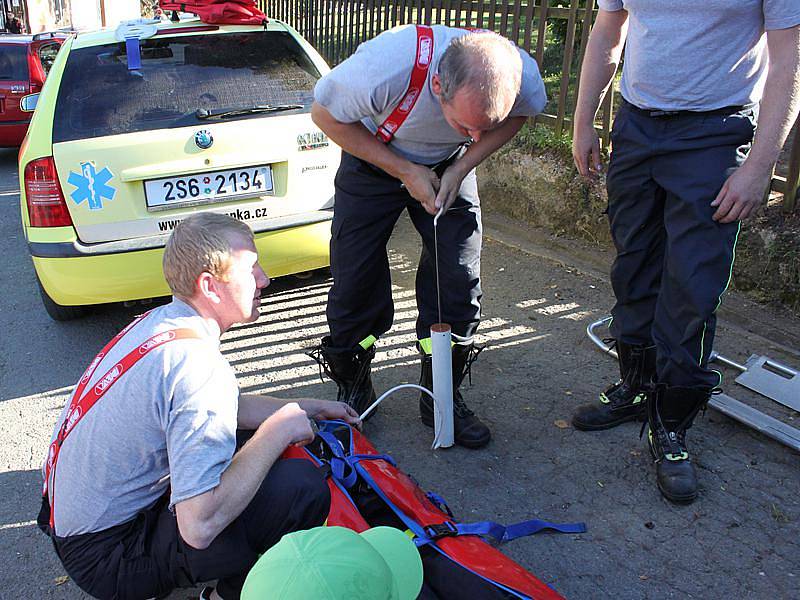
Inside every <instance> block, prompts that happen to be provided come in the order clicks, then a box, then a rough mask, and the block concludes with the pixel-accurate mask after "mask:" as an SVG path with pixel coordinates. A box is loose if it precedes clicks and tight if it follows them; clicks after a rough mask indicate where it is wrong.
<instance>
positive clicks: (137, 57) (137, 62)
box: [125, 37, 142, 71]
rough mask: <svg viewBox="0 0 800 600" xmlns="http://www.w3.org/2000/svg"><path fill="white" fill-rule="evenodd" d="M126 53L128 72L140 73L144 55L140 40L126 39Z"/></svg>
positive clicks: (135, 38) (134, 38)
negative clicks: (140, 47) (140, 48)
mask: <svg viewBox="0 0 800 600" xmlns="http://www.w3.org/2000/svg"><path fill="white" fill-rule="evenodd" d="M125 52H126V53H127V55H128V71H138V70H139V69H141V68H142V54H141V52H140V50H139V38H138V37H129V38H125Z"/></svg>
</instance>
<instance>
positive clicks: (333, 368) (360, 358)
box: [308, 336, 375, 419]
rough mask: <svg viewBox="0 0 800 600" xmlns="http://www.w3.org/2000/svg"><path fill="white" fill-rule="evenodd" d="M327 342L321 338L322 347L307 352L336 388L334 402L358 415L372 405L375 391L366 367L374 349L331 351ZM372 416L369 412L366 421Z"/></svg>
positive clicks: (327, 339) (339, 349)
mask: <svg viewBox="0 0 800 600" xmlns="http://www.w3.org/2000/svg"><path fill="white" fill-rule="evenodd" d="M330 341H331V338H330V337H329V336H325V337H324V338H322V343H321V344H320V345H319V346H318V347H316V348H314V349H313V350H311V351H310V352H308V355H309V356H310V357H311V358H313V359H314V360H316V361H317V363H318V364H319V366H320V367H321V368H322V369H323V370H324V371H325V374H326V375H327V376H328V377H330V378H331V379H332V380H333V381H335V382H336V385H337V386H339V393H338V394H337V396H336V399H337V400H338V401H339V402H344V403H346V404H349V405H350V406H352V407H353V408H354V409H355V411H356V412H357V413H358V414H359V415H360V414H361V413H363V412H364V411H365V410H366V409H367V408H369V406H370V405H371V404H372V403H373V402H375V389H374V388H373V387H372V377H370V372H371V369H370V363H372V359H373V358H374V357H375V345H374V344H372V345H371V346H370V347H369V348H367V349H366V350H365V349H364V348H362V347H361V346H360V345H357V346H356V347H355V348H333V347H331V345H330ZM374 414H375V411H372V412H371V413H370V414H369V416H368V417H367V419H369V417H371V416H372V415H374Z"/></svg>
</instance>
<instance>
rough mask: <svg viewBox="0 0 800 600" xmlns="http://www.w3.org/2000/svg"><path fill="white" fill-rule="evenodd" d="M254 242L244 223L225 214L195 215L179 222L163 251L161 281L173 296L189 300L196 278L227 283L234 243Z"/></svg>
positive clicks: (192, 294)
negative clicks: (211, 276) (213, 279)
mask: <svg viewBox="0 0 800 600" xmlns="http://www.w3.org/2000/svg"><path fill="white" fill-rule="evenodd" d="M237 239H245V240H250V241H252V240H253V231H252V230H251V229H250V227H248V226H247V224H245V223H242V222H241V221H237V220H236V219H233V218H231V217H229V216H227V215H219V214H216V213H210V212H205V213H198V214H195V215H192V216H191V217H189V218H187V219H185V220H183V221H181V222H180V223H178V225H177V227H175V230H174V231H173V232H172V235H171V236H170V237H169V240H167V246H166V248H165V249H164V260H163V262H162V265H163V269H164V278H165V279H166V280H167V284H168V285H169V288H170V289H171V290H172V293H173V294H174V295H175V296H178V297H181V298H191V297H192V296H194V294H195V291H196V286H197V278H198V277H199V276H200V275H201V274H202V273H209V274H211V275H213V276H214V277H216V278H217V279H219V280H221V281H227V275H228V269H229V268H230V264H231V255H232V253H233V250H232V246H233V242H234V241H235V240H237Z"/></svg>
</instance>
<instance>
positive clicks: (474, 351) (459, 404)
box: [453, 344, 486, 419]
mask: <svg viewBox="0 0 800 600" xmlns="http://www.w3.org/2000/svg"><path fill="white" fill-rule="evenodd" d="M485 349H486V345H485V344H483V345H478V344H472V346H470V348H469V354H468V355H467V359H466V360H465V361H464V375H466V377H467V381H469V384H470V385H472V363H474V362H475V361H476V360H478V355H479V354H480V353H481V352H483V351H484V350H485ZM453 412H454V413H455V414H456V416H457V417H460V418H462V419H463V418H466V417H471V416H472V415H474V414H475V413H474V412H472V411H471V410H470V409H469V407H468V406H467V403H466V402H464V396H462V395H461V392H460V391H459V390H455V393H454V394H453Z"/></svg>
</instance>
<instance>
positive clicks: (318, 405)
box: [298, 398, 361, 428]
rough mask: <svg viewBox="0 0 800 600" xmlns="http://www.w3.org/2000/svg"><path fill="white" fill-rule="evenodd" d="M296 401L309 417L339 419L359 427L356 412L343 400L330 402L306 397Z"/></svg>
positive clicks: (359, 422) (359, 423)
mask: <svg viewBox="0 0 800 600" xmlns="http://www.w3.org/2000/svg"><path fill="white" fill-rule="evenodd" d="M298 403H299V404H300V406H301V407H302V408H303V410H304V411H306V414H307V415H308V417H309V418H310V419H314V420H319V419H339V420H340V421H344V422H345V423H348V424H350V425H354V426H355V427H358V428H361V419H359V418H358V413H357V412H356V411H355V409H354V408H353V407H351V406H348V405H347V404H345V403H344V402H331V401H330V400H316V399H313V398H307V399H305V400H299V401H298Z"/></svg>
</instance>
